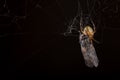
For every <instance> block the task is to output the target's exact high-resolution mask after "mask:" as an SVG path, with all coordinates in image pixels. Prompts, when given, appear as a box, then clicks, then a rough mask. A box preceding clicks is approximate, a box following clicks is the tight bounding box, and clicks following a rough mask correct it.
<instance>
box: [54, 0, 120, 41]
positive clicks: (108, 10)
mask: <svg viewBox="0 0 120 80" xmlns="http://www.w3.org/2000/svg"><path fill="white" fill-rule="evenodd" d="M56 2H57V4H58V5H59V6H60V8H61V9H63V7H62V5H61V3H62V1H60V0H59V1H58V0H56ZM78 2H80V4H79V5H76V6H77V7H79V6H80V9H78V10H77V13H76V14H80V12H81V10H82V11H83V15H84V14H88V15H90V16H91V18H92V20H93V22H94V23H95V26H96V34H95V37H96V35H99V36H101V37H100V39H99V40H100V42H103V36H104V35H103V34H104V33H103V32H104V30H120V28H119V25H118V24H119V21H120V20H118V17H120V15H119V12H120V11H119V8H120V6H119V4H120V1H119V0H114V1H113V0H92V1H91V0H84V1H82V0H78ZM76 3H77V2H76ZM77 4H78V3H77ZM82 4H83V5H82ZM77 17H78V16H77V15H75V16H74V17H72V18H70V16H69V17H66V19H67V23H66V31H65V32H64V35H65V36H66V35H67V36H78V34H77V35H76V34H74V31H76V30H79V28H78V27H79V19H77ZM68 18H70V19H68ZM113 26H114V27H113ZM72 31H73V32H72Z"/></svg>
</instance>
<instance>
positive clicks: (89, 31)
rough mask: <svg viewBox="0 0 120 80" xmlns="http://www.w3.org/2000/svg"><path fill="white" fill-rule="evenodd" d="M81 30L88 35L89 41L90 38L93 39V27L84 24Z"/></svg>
mask: <svg viewBox="0 0 120 80" xmlns="http://www.w3.org/2000/svg"><path fill="white" fill-rule="evenodd" d="M81 32H82V33H83V34H84V35H86V36H88V37H89V39H90V41H91V42H92V40H94V38H93V37H94V33H95V29H94V30H93V29H92V28H91V27H90V26H89V25H87V26H85V28H84V29H81Z"/></svg>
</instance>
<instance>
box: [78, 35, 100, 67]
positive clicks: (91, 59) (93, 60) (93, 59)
mask: <svg viewBox="0 0 120 80" xmlns="http://www.w3.org/2000/svg"><path fill="white" fill-rule="evenodd" d="M79 42H80V46H81V52H82V54H83V57H84V60H85V64H86V65H87V66H88V67H93V66H95V67H97V66H98V63H99V60H98V58H97V55H96V51H95V48H94V46H93V43H92V41H90V39H89V37H88V36H87V35H84V34H80V35H79Z"/></svg>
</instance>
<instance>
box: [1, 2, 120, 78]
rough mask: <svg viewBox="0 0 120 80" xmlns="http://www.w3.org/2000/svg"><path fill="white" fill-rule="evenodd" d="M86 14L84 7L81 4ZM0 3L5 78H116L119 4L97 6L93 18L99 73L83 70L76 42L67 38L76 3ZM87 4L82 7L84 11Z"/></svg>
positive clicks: (119, 69) (119, 44) (119, 45)
mask: <svg viewBox="0 0 120 80" xmlns="http://www.w3.org/2000/svg"><path fill="white" fill-rule="evenodd" d="M80 1H81V3H82V5H81V6H82V7H83V10H84V11H85V13H86V6H85V5H86V2H85V1H84V2H83V1H82V0H80ZM4 4H5V0H0V7H1V8H0V34H1V37H0V43H1V44H0V47H1V50H0V53H1V59H2V60H1V61H2V64H1V66H2V71H3V73H5V74H6V73H7V74H13V75H17V76H18V75H24V76H26V75H28V76H29V75H38V76H81V75H83V76H86V75H92V76H95V75H99V76H102V75H113V74H117V73H118V72H120V58H119V57H120V36H119V34H120V27H119V23H120V18H119V17H120V6H119V5H120V2H119V0H98V1H97V2H96V6H94V10H93V11H95V12H94V13H93V14H94V15H92V17H93V21H94V22H95V24H96V27H97V32H96V34H95V39H96V40H98V41H100V42H101V44H97V43H94V46H95V48H96V52H97V55H98V58H99V60H100V62H99V66H98V67H97V68H88V67H86V66H85V63H84V59H83V56H82V53H81V51H80V45H79V42H78V38H77V37H65V36H63V35H62V34H61V33H64V32H65V31H66V28H67V26H66V24H67V23H68V22H69V21H70V20H71V19H72V18H73V17H75V16H76V13H77V0H76V1H75V0H6V4H5V5H6V7H3V6H4ZM84 4H85V5H84Z"/></svg>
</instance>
